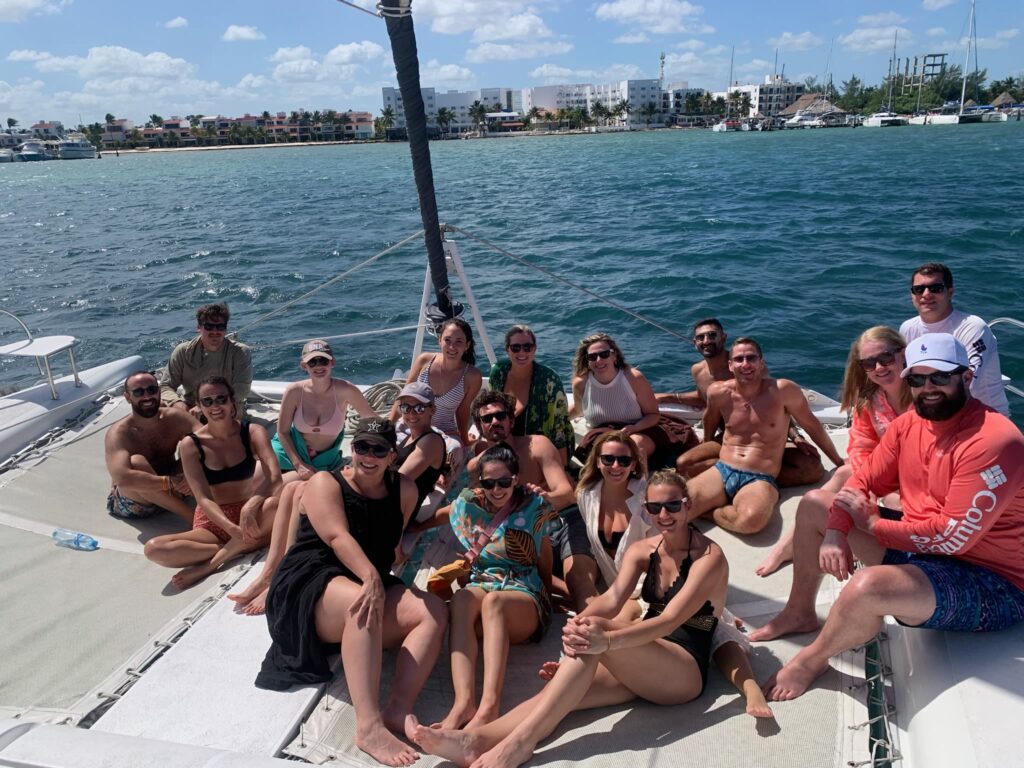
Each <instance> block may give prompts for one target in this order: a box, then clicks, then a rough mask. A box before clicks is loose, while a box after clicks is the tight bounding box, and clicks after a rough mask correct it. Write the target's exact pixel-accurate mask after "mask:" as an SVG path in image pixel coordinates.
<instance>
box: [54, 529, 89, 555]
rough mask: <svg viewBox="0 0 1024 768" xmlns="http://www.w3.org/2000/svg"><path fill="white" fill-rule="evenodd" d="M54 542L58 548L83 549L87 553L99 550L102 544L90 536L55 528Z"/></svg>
mask: <svg viewBox="0 0 1024 768" xmlns="http://www.w3.org/2000/svg"><path fill="white" fill-rule="evenodd" d="M53 540H54V541H55V542H56V543H57V546H58V547H67V548H68V549H81V550H84V551H86V552H92V551H93V550H94V549H99V546H100V543H99V542H98V541H96V539H94V538H93V537H92V536H90V535H89V534H87V533H79V532H78V531H69V530H68V529H67V528H55V529H54V531H53Z"/></svg>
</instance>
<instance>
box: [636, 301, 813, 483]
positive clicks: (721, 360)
mask: <svg viewBox="0 0 1024 768" xmlns="http://www.w3.org/2000/svg"><path fill="white" fill-rule="evenodd" d="M727 338H728V334H726V332H725V329H724V328H723V327H722V323H721V322H720V321H719V320H718V318H716V317H709V318H707V319H706V320H699V321H698V322H697V324H696V325H695V326H694V327H693V346H694V347H696V349H697V351H698V352H699V353H700V355H701V357H702V358H703V359H702V360H701V361H700V362H698V363H694V364H693V366H692V367H691V368H690V376H692V377H693V381H694V384H696V386H697V389H695V390H694V391H692V392H667V393H662V394H658V395H655V397H656V398H657V400H658V402H659V403H678V404H680V405H690V406H694V407H697V408H705V407H706V406H707V393H708V387H710V386H711V385H712V384H714V383H715V382H716V381H732V378H733V375H732V370H731V369H730V367H729V353H728V352H727V351H726V348H725V341H726V339H727ZM704 429H705V432H709V431H710V432H712V433H715V432H717V429H718V428H717V427H711V426H710V425H709V424H707V422H705V424H704ZM787 440H788V443H787V445H786V450H785V452H784V453H783V454H782V468H781V469H780V470H779V473H778V477H777V478H776V480H777V482H778V485H779V487H780V488H792V487H793V486H796V485H810V484H812V483H816V482H818V481H819V480H820V479H821V477H822V475H824V474H825V468H824V467H823V466H822V465H821V457H820V456H819V455H818V452H817V451H816V450H815V449H814V446H813V445H811V444H810V443H808V442H807V440H805V439H804V437H803V435H801V434H800V431H799V430H798V429H797V428H796V427H795V426H793V424H792V423H790V427H789V432H788V434H787ZM721 447H722V446H721V439H720V437H719V439H717V440H708V439H705V441H704V442H702V443H701V444H700V445H698V446H695V447H693V448H691V449H690V450H688V451H686V452H685V453H683V454H682V455H681V456H679V458H678V459H676V471H677V472H678V473H679V474H681V475H682V476H683V477H689V478H694V477H696V476H697V475H699V474H700V473H701V472H703V471H704V470H706V469H709V468H710V467H713V466H714V465H715V462H716V461H718V454H719V451H720V450H721Z"/></svg>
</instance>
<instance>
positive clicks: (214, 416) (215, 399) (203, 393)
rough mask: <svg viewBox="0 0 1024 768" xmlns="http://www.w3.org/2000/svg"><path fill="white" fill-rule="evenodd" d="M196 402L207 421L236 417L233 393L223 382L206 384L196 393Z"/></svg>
mask: <svg viewBox="0 0 1024 768" xmlns="http://www.w3.org/2000/svg"><path fill="white" fill-rule="evenodd" d="M196 402H197V403H198V404H199V408H200V409H201V410H202V412H203V415H204V416H206V420H207V421H222V420H224V419H233V418H234V417H235V404H234V402H233V401H232V399H231V393H230V392H229V391H228V388H227V387H225V386H224V385H223V384H204V385H202V386H201V387H200V388H199V391H198V392H197V393H196Z"/></svg>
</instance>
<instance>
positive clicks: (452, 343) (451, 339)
mask: <svg viewBox="0 0 1024 768" xmlns="http://www.w3.org/2000/svg"><path fill="white" fill-rule="evenodd" d="M438 343H439V344H440V345H441V354H443V355H444V356H445V357H447V358H453V359H455V360H461V359H462V355H463V354H465V352H466V349H467V348H468V347H469V342H468V341H467V339H466V334H464V333H463V332H462V329H461V328H459V326H457V325H449V326H447V327H446V328H445V329H444V332H443V333H442V334H441V338H440V339H438Z"/></svg>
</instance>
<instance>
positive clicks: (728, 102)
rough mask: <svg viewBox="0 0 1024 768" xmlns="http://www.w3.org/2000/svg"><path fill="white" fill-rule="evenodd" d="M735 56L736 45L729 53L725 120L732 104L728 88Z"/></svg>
mask: <svg viewBox="0 0 1024 768" xmlns="http://www.w3.org/2000/svg"><path fill="white" fill-rule="evenodd" d="M735 58H736V46H735V45H734V46H733V47H732V53H730V54H729V82H728V83H726V85H725V119H726V120H728V119H729V113H730V112H731V111H732V110H731V109H730V107H731V106H732V91H731V90H729V89H730V88H732V63H733V60H734V59H735Z"/></svg>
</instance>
